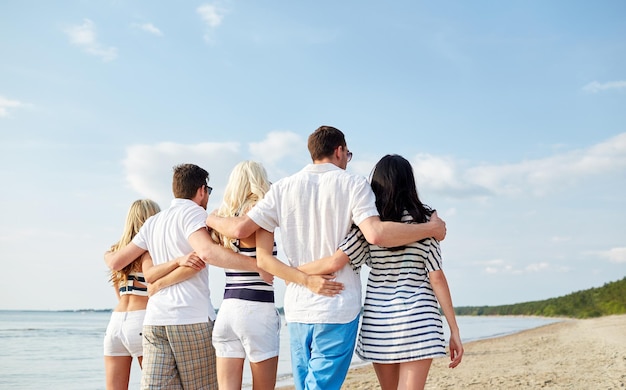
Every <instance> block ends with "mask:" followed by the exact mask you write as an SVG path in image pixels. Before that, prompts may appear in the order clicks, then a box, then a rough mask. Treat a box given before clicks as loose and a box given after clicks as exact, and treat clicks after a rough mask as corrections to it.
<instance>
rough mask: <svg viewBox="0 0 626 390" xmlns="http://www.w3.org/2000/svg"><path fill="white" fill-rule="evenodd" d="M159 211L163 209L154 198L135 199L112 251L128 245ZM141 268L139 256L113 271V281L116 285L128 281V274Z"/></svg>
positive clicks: (112, 246)
mask: <svg viewBox="0 0 626 390" xmlns="http://www.w3.org/2000/svg"><path fill="white" fill-rule="evenodd" d="M159 211H161V208H160V207H159V205H158V204H157V203H156V202H155V201H153V200H150V199H138V200H136V201H134V202H133V204H131V205H130V208H129V209H128V214H126V224H125V225H124V232H123V233H122V237H120V239H119V241H118V242H116V243H115V244H113V245H111V252H115V251H118V250H120V249H122V248H123V247H125V246H126V245H128V244H129V243H130V242H131V241H132V240H133V237H135V235H137V233H138V232H139V229H140V228H141V226H143V224H144V222H146V220H147V219H148V218H150V217H151V216H153V215H155V214H156V213H158V212H159ZM140 269H141V261H140V258H138V259H135V260H134V261H133V262H132V263H130V264H128V265H127V266H126V267H124V269H122V270H120V271H115V270H113V271H111V282H112V283H113V284H116V285H117V284H121V283H126V281H127V280H128V275H129V274H130V273H131V272H134V271H138V270H140Z"/></svg>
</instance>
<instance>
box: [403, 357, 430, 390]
mask: <svg viewBox="0 0 626 390" xmlns="http://www.w3.org/2000/svg"><path fill="white" fill-rule="evenodd" d="M432 362H433V359H423V360H414V361H412V362H406V363H400V375H399V380H398V390H423V389H424V386H425V385H426V378H428V371H429V370H430V364H431V363H432Z"/></svg>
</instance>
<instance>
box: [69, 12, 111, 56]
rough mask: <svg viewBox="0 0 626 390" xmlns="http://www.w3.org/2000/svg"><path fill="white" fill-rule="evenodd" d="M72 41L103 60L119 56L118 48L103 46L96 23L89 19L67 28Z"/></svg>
mask: <svg viewBox="0 0 626 390" xmlns="http://www.w3.org/2000/svg"><path fill="white" fill-rule="evenodd" d="M65 33H66V34H67V36H68V37H69V39H70V43H72V44H73V45H75V46H78V47H80V48H81V49H83V50H84V51H85V52H86V53H88V54H91V55H94V56H96V57H100V58H102V60H103V61H113V60H114V59H115V58H117V48H116V47H113V46H110V47H103V45H102V44H101V43H100V42H98V39H97V37H96V25H95V23H94V22H92V21H91V20H89V19H84V20H83V24H81V25H75V26H70V27H68V28H67V29H65Z"/></svg>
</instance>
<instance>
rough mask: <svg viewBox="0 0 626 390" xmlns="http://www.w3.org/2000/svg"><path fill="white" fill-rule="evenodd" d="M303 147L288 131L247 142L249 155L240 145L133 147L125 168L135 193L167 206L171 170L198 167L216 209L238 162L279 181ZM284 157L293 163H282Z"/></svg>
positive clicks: (169, 195) (296, 136) (127, 156)
mask: <svg viewBox="0 0 626 390" xmlns="http://www.w3.org/2000/svg"><path fill="white" fill-rule="evenodd" d="M302 144H303V141H302V139H301V138H300V136H299V135H297V134H295V133H292V132H287V131H285V132H271V133H269V134H267V136H266V138H265V139H264V140H262V141H260V142H250V143H248V144H247V146H248V148H247V149H248V152H249V154H248V153H246V150H245V149H244V146H243V145H241V144H240V143H238V142H225V143H201V144H190V145H184V144H177V143H172V142H164V143H159V144H153V145H132V146H130V147H128V148H127V150H126V158H125V159H124V161H123V166H124V170H125V173H126V181H127V182H128V184H129V186H130V187H131V188H132V189H133V190H134V191H136V192H137V193H138V194H140V196H142V197H147V198H151V199H154V200H155V201H157V202H158V203H159V204H160V205H161V207H165V206H167V205H168V204H169V201H170V200H171V199H172V197H173V194H172V168H173V167H174V166H175V165H178V164H183V163H192V164H196V165H199V166H201V167H202V168H204V169H206V170H207V171H208V172H209V174H210V180H211V186H212V187H213V190H214V192H213V195H211V199H210V201H209V203H210V207H217V206H218V204H217V203H216V202H219V201H220V200H221V199H222V192H223V190H224V187H225V186H226V182H227V180H228V176H229V175H230V171H231V170H232V169H233V167H234V166H235V165H236V164H237V163H239V162H240V161H243V160H246V159H250V158H251V159H254V160H256V161H259V162H261V163H262V164H263V165H264V166H265V168H266V169H267V172H268V175H269V176H270V178H273V180H277V179H280V178H282V177H284V176H286V175H287V174H289V173H286V172H284V171H283V169H284V168H282V167H281V165H288V166H292V165H294V164H293V163H292V162H293V161H296V160H299V159H301V158H302V149H303V145H302ZM307 157H308V154H307ZM285 158H289V159H290V163H289V164H279V163H280V162H281V161H282V160H284V159H285ZM290 173H293V172H290Z"/></svg>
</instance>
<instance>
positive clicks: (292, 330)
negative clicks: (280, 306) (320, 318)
mask: <svg viewBox="0 0 626 390" xmlns="http://www.w3.org/2000/svg"><path fill="white" fill-rule="evenodd" d="M288 327H289V339H290V345H291V367H292V371H293V379H294V385H295V388H296V390H304V389H324V390H339V389H340V388H341V385H342V384H343V381H344V380H345V379H346V374H347V373H348V369H349V368H350V363H351V362H352V356H353V354H354V345H355V342H356V335H357V331H358V328H359V317H358V316H357V317H356V318H355V319H354V320H352V322H349V323H347V324H302V323H294V322H292V323H289V324H288Z"/></svg>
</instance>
